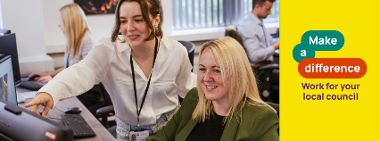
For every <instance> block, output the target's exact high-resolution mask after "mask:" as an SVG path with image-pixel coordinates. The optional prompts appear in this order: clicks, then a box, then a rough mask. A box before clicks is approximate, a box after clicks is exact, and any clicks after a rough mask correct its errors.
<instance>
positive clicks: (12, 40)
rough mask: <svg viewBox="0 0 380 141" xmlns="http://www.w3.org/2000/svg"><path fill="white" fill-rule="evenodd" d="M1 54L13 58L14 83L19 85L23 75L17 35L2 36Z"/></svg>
mask: <svg viewBox="0 0 380 141" xmlns="http://www.w3.org/2000/svg"><path fill="white" fill-rule="evenodd" d="M0 54H3V55H11V56H12V65H13V75H14V83H15V84H16V85H17V84H19V83H20V82H21V75H20V66H19V63H18V54H17V44H16V34H14V33H12V34H7V35H4V36H0Z"/></svg>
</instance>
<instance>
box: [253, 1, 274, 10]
mask: <svg viewBox="0 0 380 141" xmlns="http://www.w3.org/2000/svg"><path fill="white" fill-rule="evenodd" d="M266 1H270V2H275V1H276V0H252V10H253V9H255V6H256V4H259V5H260V6H263V4H264V2H266Z"/></svg>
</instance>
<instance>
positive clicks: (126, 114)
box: [38, 36, 197, 125]
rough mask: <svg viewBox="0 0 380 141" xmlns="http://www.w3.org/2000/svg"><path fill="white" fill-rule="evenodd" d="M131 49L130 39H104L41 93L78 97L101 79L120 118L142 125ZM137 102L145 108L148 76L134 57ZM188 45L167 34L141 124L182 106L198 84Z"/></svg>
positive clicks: (149, 122)
mask: <svg viewBox="0 0 380 141" xmlns="http://www.w3.org/2000/svg"><path fill="white" fill-rule="evenodd" d="M130 54H131V48H130V47H129V46H128V44H127V43H120V41H116V42H115V43H112V42H111V39H110V38H101V39H99V41H97V42H96V43H95V46H94V48H93V49H92V50H91V51H90V52H89V53H88V55H87V57H86V58H85V59H84V60H83V61H81V62H79V63H77V64H75V65H73V66H70V67H69V68H67V69H65V70H64V71H62V72H61V73H59V74H58V75H57V76H56V77H54V79H52V80H51V81H49V83H48V84H46V85H45V86H44V87H42V88H41V89H40V90H39V91H38V92H39V93H40V92H46V93H49V94H50V95H51V96H52V97H53V100H54V105H55V104H56V103H57V102H58V101H59V100H60V99H64V98H69V97H72V96H77V95H79V94H82V93H84V92H86V91H87V90H89V89H91V88H92V87H93V86H94V84H95V83H96V82H102V83H103V85H104V87H105V88H106V90H107V92H108V93H109V95H110V97H111V100H112V103H113V106H114V109H115V113H116V117H118V118H119V119H120V120H122V121H123V122H125V123H128V124H131V125H137V112H136V103H135V95H134V89H133V80H132V72H131V65H130V62H129V60H130ZM133 63H134V66H135V78H136V89H137V99H138V106H139V107H140V105H141V102H142V99H143V95H144V90H145V88H146V85H147V83H148V79H147V78H146V76H145V75H144V73H143V71H142V70H141V69H140V67H139V66H138V65H137V63H136V62H135V60H133ZM191 69H192V66H191V64H190V61H189V58H188V54H187V50H186V48H185V47H184V46H182V45H181V44H180V43H179V42H177V41H175V40H172V39H170V38H168V37H165V36H164V37H163V38H162V40H161V41H160V48H159V51H158V54H157V58H156V62H155V64H154V68H153V74H152V80H151V84H150V87H149V90H148V93H147V96H146V99H145V103H144V106H143V108H142V110H141V114H140V125H151V124H155V123H156V119H157V118H159V116H161V114H163V113H165V112H169V111H171V110H173V109H175V108H176V107H177V106H178V96H177V95H179V96H181V97H185V96H186V94H187V92H188V91H189V90H191V89H192V88H193V87H195V86H196V81H197V76H196V75H195V74H194V73H192V72H191Z"/></svg>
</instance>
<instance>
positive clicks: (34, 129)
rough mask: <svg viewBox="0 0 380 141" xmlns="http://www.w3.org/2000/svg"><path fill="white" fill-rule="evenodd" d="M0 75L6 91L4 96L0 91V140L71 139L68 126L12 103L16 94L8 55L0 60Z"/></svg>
mask: <svg viewBox="0 0 380 141" xmlns="http://www.w3.org/2000/svg"><path fill="white" fill-rule="evenodd" d="M0 77H1V78H0V80H1V81H2V82H3V84H2V85H4V84H5V86H6V91H7V93H6V94H5V96H4V93H2V94H3V95H2V96H3V97H2V98H0V141H13V140H20V141H26V140H28V141H29V140H30V141H72V140H73V131H72V130H71V129H70V128H67V127H66V126H63V125H61V124H59V123H57V122H54V121H51V120H48V119H46V118H43V117H41V116H39V115H37V114H35V113H32V112H30V111H28V110H27V109H24V108H21V107H18V106H17V105H16V104H17V102H16V103H14V100H15V99H16V94H15V86H14V85H13V82H12V81H11V80H12V79H13V74H12V63H11V57H10V56H6V57H4V58H3V59H1V60H0ZM4 82H5V83H4ZM2 88H4V87H2ZM10 89H13V90H10ZM2 90H5V89H2ZM13 99H14V100H13Z"/></svg>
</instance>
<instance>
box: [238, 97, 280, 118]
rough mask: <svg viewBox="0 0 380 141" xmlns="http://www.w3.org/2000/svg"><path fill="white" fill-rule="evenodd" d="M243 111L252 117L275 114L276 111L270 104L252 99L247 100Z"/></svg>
mask: <svg viewBox="0 0 380 141" xmlns="http://www.w3.org/2000/svg"><path fill="white" fill-rule="evenodd" d="M244 111H245V112H244V113H246V115H248V116H254V117H260V116H271V115H276V111H275V110H274V109H273V108H272V107H271V106H269V105H268V104H264V103H260V102H257V101H254V100H248V102H247V104H246V105H245V106H244Z"/></svg>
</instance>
